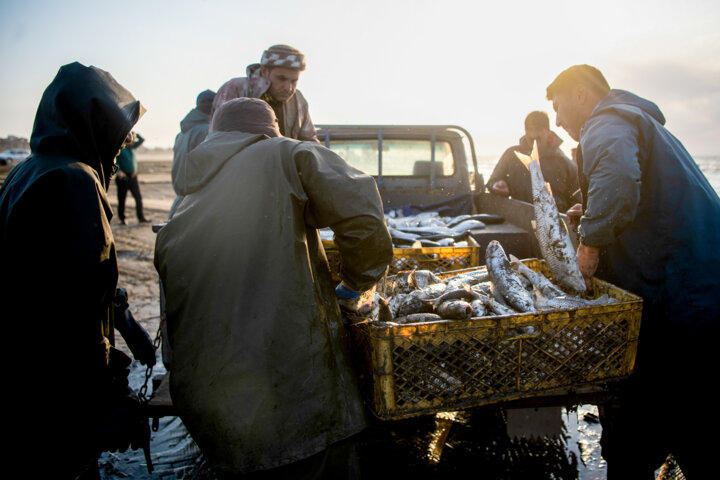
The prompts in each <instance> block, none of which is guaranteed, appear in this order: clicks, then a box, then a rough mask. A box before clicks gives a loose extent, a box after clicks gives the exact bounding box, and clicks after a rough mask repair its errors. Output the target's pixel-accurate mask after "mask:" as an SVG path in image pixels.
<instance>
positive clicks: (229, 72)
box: [0, 0, 720, 156]
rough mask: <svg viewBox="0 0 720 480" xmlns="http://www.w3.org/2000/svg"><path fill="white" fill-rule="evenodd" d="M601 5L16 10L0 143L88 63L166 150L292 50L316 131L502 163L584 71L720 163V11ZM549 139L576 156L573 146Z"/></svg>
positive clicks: (145, 5) (713, 7) (0, 84)
mask: <svg viewBox="0 0 720 480" xmlns="http://www.w3.org/2000/svg"><path fill="white" fill-rule="evenodd" d="M602 5H603V6H602V7H600V6H599V5H598V4H597V3H590V2H578V1H569V0H567V1H566V0H550V1H548V2H544V3H542V4H539V3H538V2H529V1H528V2H506V3H504V4H499V2H493V3H488V2H476V1H469V0H468V1H464V0H448V1H446V2H444V3H442V4H437V3H436V2H431V1H427V0H417V1H406V0H398V1H393V2H387V1H386V2H380V1H377V0H368V1H366V2H363V3H357V2H343V1H330V0H312V1H306V2H302V3H301V2H287V1H283V0H278V1H276V2H273V4H272V9H271V10H267V8H268V7H267V6H264V5H261V4H260V3H256V2H237V1H228V0H207V1H205V2H192V1H189V0H178V1H175V2H161V1H157V2H140V1H137V0H128V1H126V2H124V3H122V4H118V3H117V2H113V3H110V2H107V1H90V0H68V1H66V2H50V1H48V0H28V1H22V2H21V1H18V0H6V1H4V2H3V3H2V4H0V38H2V44H3V49H2V53H0V56H1V57H0V58H1V60H2V64H3V65H4V66H5V68H6V71H5V74H4V75H3V76H2V77H1V78H0V102H1V103H2V105H3V110H2V113H1V114H0V137H6V136H8V135H15V136H19V137H25V138H29V137H30V133H31V130H32V124H33V120H34V116H35V111H36V108H37V104H38V102H39V99H40V96H41V95H42V92H43V91H44V89H45V87H46V86H47V85H48V84H49V83H50V81H52V79H53V77H54V76H55V74H56V73H57V70H58V68H59V67H60V66H61V65H64V64H67V63H71V62H73V61H79V62H81V63H83V64H85V65H95V66H97V67H99V68H103V69H105V70H108V71H109V72H110V73H111V74H112V75H113V76H114V77H115V78H116V79H117V80H118V81H119V82H120V83H121V84H123V85H124V86H125V87H126V88H128V89H129V90H130V91H131V92H132V93H133V94H134V95H135V96H136V97H137V98H138V99H140V100H141V102H142V103H143V104H144V105H145V107H146V108H147V110H148V111H147V113H146V115H145V116H144V117H143V118H142V119H141V120H140V122H139V123H138V124H137V125H136V130H137V131H139V132H141V133H142V134H143V136H144V137H145V138H146V145H147V146H148V147H150V148H152V147H163V148H170V147H172V144H173V141H174V138H175V135H176V134H177V133H178V132H179V130H180V127H179V123H180V120H182V118H183V117H184V116H185V115H186V114H187V113H188V111H189V110H190V109H191V108H193V107H194V104H195V97H196V96H197V94H198V93H199V92H201V91H202V90H205V89H208V88H209V89H212V90H217V89H218V88H219V87H220V86H221V85H222V84H223V83H224V82H225V81H227V80H229V79H230V78H232V77H236V76H244V74H245V67H246V66H247V65H248V64H251V63H256V62H258V61H259V59H260V56H261V54H262V52H263V50H264V49H266V48H267V47H268V46H270V45H273V44H277V43H285V44H289V45H293V46H295V47H297V48H298V49H300V50H301V51H303V52H304V53H305V55H306V59H307V65H308V66H307V70H306V71H305V72H303V73H302V75H301V78H300V82H299V89H300V90H301V91H302V93H303V95H304V96H305V97H306V98H307V99H308V101H309V104H310V113H311V116H312V118H313V121H314V122H315V123H316V124H334V123H347V124H453V125H460V126H462V127H464V128H466V129H467V130H468V131H469V132H470V133H471V135H472V136H473V139H474V141H475V147H476V151H477V153H478V154H492V155H499V154H500V153H502V152H503V151H504V150H505V149H506V148H507V147H509V146H511V145H514V144H516V143H517V141H518V139H519V137H520V136H521V135H522V133H523V131H522V129H523V120H524V118H525V115H527V113H528V112H530V111H532V110H544V111H546V112H548V114H549V115H550V119H551V123H552V124H553V125H554V122H555V116H554V113H553V112H552V108H551V105H550V102H548V101H547V100H546V99H545V87H546V86H547V85H548V84H549V83H550V82H551V81H552V80H553V79H554V77H555V76H556V75H557V74H558V73H560V72H561V71H562V70H564V69H565V68H567V67H568V66H570V65H573V64H578V63H588V64H591V65H594V66H596V67H598V68H599V69H600V70H601V71H602V72H603V73H604V74H605V76H606V77H607V79H608V81H609V82H610V85H611V86H612V87H613V88H622V89H626V90H630V91H632V92H634V93H636V94H638V95H640V96H642V97H644V98H647V99H648V100H651V101H653V102H655V103H656V104H657V105H658V106H659V107H660V109H661V110H662V111H663V113H664V114H665V117H666V118H667V126H668V128H669V129H670V131H671V132H672V133H673V134H674V135H675V136H677V137H678V138H679V139H680V140H681V141H682V142H683V144H684V145H685V146H686V148H687V149H688V151H690V152H691V153H692V154H693V155H698V156H700V155H714V154H716V153H717V152H720V81H719V80H720V33H718V29H717V24H718V20H720V2H713V1H709V0H689V1H687V2H684V3H683V4H682V6H680V5H678V4H676V3H670V2H657V1H650V0H640V1H636V2H625V1H620V0H609V1H607V2H604V3H603V4H602ZM123 14H124V15H123ZM255 19H257V20H258V21H255ZM553 130H554V131H555V132H556V133H558V135H560V137H561V138H562V139H563V140H564V144H563V150H565V151H566V153H569V151H570V149H571V148H572V147H574V146H575V145H576V142H574V141H573V140H572V139H570V138H569V137H568V136H567V134H566V133H565V132H564V131H563V130H562V129H558V128H555V127H554V126H553Z"/></svg>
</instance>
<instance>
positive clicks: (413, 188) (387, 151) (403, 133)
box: [150, 124, 576, 416]
mask: <svg viewBox="0 0 720 480" xmlns="http://www.w3.org/2000/svg"><path fill="white" fill-rule="evenodd" d="M316 128H317V135H318V139H319V140H320V142H321V143H323V144H324V145H325V146H326V147H327V148H329V149H331V150H333V151H334V152H336V153H337V154H339V155H340V156H341V157H342V158H343V159H345V160H346V161H347V162H349V163H350V164H352V165H353V166H354V167H356V168H358V169H359V170H361V171H363V172H365V173H367V174H369V175H372V176H373V177H374V178H375V181H376V182H377V185H378V190H379V192H380V196H381V198H382V201H383V205H384V208H385V210H386V212H387V211H390V210H398V209H400V210H403V209H411V210H413V211H415V212H416V213H417V211H429V210H435V209H446V210H448V211H451V212H453V215H459V214H463V213H473V214H474V213H487V214H493V215H499V216H501V217H503V218H504V222H502V223H498V224H488V225H486V226H485V227H484V228H481V229H477V230H471V231H470V234H471V235H472V237H473V238H474V240H475V241H476V242H477V243H478V245H479V247H480V262H479V264H480V265H484V264H485V250H486V248H487V245H488V243H490V242H491V241H492V240H498V241H499V242H500V243H501V244H502V246H503V249H504V250H505V252H506V253H508V254H513V255H515V256H516V257H518V258H542V253H541V252H540V247H539V245H538V243H537V238H536V237H535V234H534V233H533V229H532V224H531V222H532V221H533V220H534V218H535V213H534V209H533V206H532V205H530V204H528V203H525V202H521V201H518V200H513V199H511V198H507V197H503V196H498V195H495V194H491V193H488V192H487V191H486V189H485V183H484V179H483V175H482V174H480V172H479V171H478V166H477V157H476V154H475V146H474V144H473V140H472V137H471V135H470V134H469V132H468V131H467V130H466V129H464V128H462V127H459V126H455V125H326V124H323V125H316ZM156 231H157V230H156ZM571 239H572V241H573V242H576V239H575V237H574V236H573V233H571ZM160 305H161V310H163V305H164V298H162V293H161V299H160ZM162 343H163V361H164V363H165V365H166V366H168V367H169V364H170V359H169V356H170V354H169V349H168V348H167V337H166V336H165V335H163V342H162ZM157 387H159V389H155V393H154V394H153V397H154V398H153V399H152V400H151V401H150V406H151V407H154V408H151V410H153V414H152V415H151V416H163V415H168V414H171V412H172V402H171V400H170V398H169V392H168V390H167V382H162V383H161V384H160V382H158V385H157ZM515 403H517V404H518V405H523V403H522V402H515Z"/></svg>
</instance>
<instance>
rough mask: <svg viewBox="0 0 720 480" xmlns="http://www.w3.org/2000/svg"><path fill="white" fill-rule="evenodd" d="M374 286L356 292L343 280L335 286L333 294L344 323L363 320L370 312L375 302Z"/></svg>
mask: <svg viewBox="0 0 720 480" xmlns="http://www.w3.org/2000/svg"><path fill="white" fill-rule="evenodd" d="M375 288H376V287H375V286H374V285H373V287H372V288H370V289H369V290H366V291H365V292H357V291H355V290H353V289H351V288H350V287H348V286H347V285H346V284H345V283H344V282H342V283H340V285H338V286H337V287H335V295H336V296H337V299H338V305H340V310H341V313H342V314H343V318H344V320H345V323H346V324H347V323H356V322H359V321H361V320H364V319H365V317H366V316H367V315H369V314H370V312H371V311H372V309H373V306H374V303H375Z"/></svg>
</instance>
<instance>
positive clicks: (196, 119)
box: [180, 108, 210, 133]
mask: <svg viewBox="0 0 720 480" xmlns="http://www.w3.org/2000/svg"><path fill="white" fill-rule="evenodd" d="M209 123H210V115H208V114H207V113H203V112H201V111H200V110H198V109H197V108H193V109H192V110H190V111H189V112H188V114H187V115H185V118H183V119H182V120H181V121H180V131H181V132H183V133H187V132H189V131H190V130H192V129H193V128H195V127H197V126H198V125H207V124H209Z"/></svg>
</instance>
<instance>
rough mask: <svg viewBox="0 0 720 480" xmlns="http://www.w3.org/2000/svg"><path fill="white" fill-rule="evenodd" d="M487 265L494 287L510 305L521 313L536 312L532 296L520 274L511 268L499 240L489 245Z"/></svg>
mask: <svg viewBox="0 0 720 480" xmlns="http://www.w3.org/2000/svg"><path fill="white" fill-rule="evenodd" d="M485 264H486V265H487V271H488V273H489V274H490V281H491V282H492V284H493V287H494V288H495V289H497V291H498V292H499V293H500V295H502V297H503V298H504V299H505V301H506V302H507V304H508V305H510V306H511V307H513V308H515V309H516V310H518V311H520V312H533V311H535V305H534V302H533V297H532V295H531V294H530V292H528V291H527V290H525V287H524V286H523V284H522V281H521V280H520V278H518V274H517V273H515V271H514V270H513V269H512V267H511V266H510V261H509V260H508V258H507V256H506V255H505V250H503V248H502V245H500V242H498V241H497V240H493V241H491V242H490V243H489V244H488V246H487V250H486V251H485Z"/></svg>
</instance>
